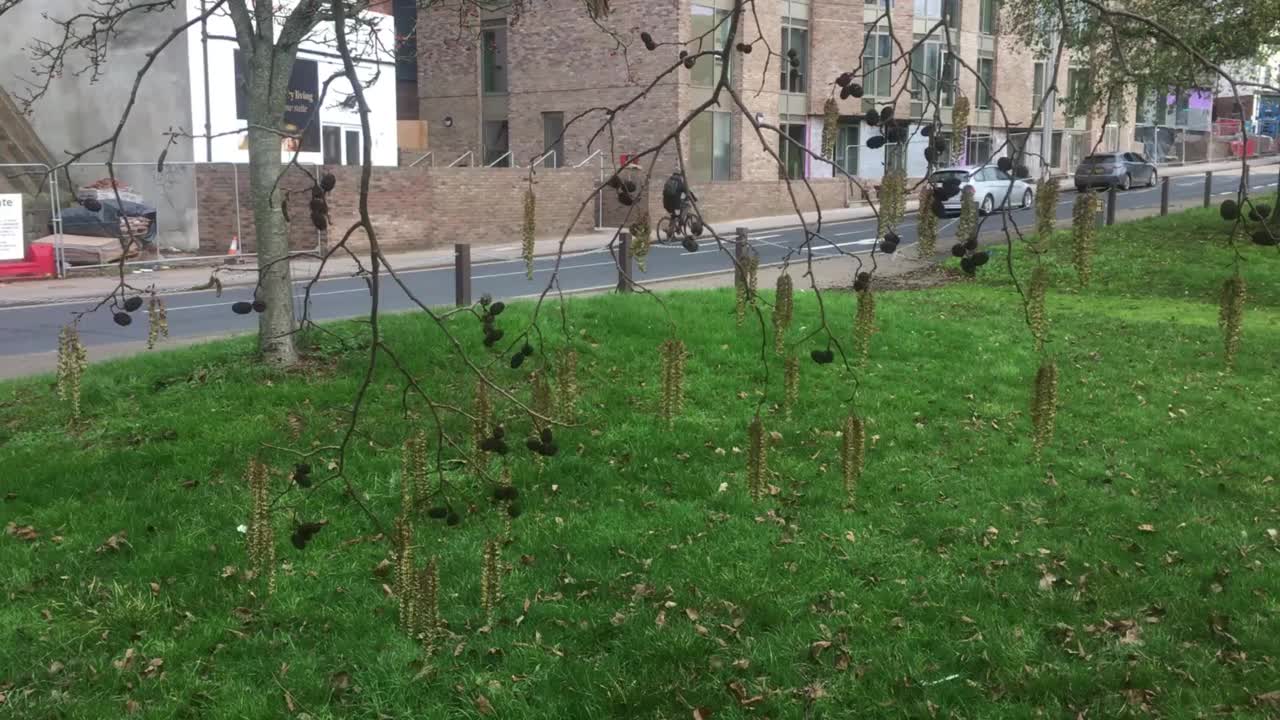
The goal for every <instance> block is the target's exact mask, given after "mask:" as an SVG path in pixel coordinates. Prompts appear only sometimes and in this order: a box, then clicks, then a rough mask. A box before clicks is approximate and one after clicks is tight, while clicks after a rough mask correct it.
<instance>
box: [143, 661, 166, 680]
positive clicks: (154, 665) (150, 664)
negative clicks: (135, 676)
mask: <svg viewBox="0 0 1280 720" xmlns="http://www.w3.org/2000/svg"><path fill="white" fill-rule="evenodd" d="M162 667H164V658H151V659H150V660H148V661H147V667H146V669H145V670H143V671H142V674H143V676H145V677H155V676H156V675H158V674H160V668H162Z"/></svg>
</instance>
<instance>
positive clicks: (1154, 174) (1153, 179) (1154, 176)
mask: <svg viewBox="0 0 1280 720" xmlns="http://www.w3.org/2000/svg"><path fill="white" fill-rule="evenodd" d="M1158 182H1160V173H1158V172H1156V169H1155V168H1152V169H1151V182H1149V183H1147V187H1155V186H1156V183H1158Z"/></svg>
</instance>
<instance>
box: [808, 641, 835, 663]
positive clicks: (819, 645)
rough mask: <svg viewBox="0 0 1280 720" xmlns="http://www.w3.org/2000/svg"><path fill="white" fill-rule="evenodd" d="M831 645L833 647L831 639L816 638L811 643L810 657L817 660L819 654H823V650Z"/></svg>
mask: <svg viewBox="0 0 1280 720" xmlns="http://www.w3.org/2000/svg"><path fill="white" fill-rule="evenodd" d="M829 647H831V641H830V640H815V641H814V642H811V643H809V659H810V660H817V659H818V656H820V655H822V651H823V650H826V649H827V648H829Z"/></svg>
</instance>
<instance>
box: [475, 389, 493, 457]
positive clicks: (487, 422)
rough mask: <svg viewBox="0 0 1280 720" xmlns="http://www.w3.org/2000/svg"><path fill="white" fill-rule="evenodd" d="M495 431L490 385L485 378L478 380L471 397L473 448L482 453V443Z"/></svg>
mask: <svg viewBox="0 0 1280 720" xmlns="http://www.w3.org/2000/svg"><path fill="white" fill-rule="evenodd" d="M491 432H493V403H492V402H491V401H490V400H489V385H488V383H486V382H485V381H484V380H476V389H475V393H474V394H473V395H472V398H471V448H472V450H473V451H475V452H476V453H481V450H480V443H482V442H484V441H485V438H487V437H489V434H490V433H491Z"/></svg>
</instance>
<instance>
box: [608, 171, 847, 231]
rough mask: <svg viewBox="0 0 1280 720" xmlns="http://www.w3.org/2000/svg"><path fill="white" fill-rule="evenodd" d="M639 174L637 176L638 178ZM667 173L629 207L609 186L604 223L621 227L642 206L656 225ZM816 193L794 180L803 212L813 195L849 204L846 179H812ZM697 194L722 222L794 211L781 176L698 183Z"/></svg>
mask: <svg viewBox="0 0 1280 720" xmlns="http://www.w3.org/2000/svg"><path fill="white" fill-rule="evenodd" d="M638 179H639V178H638V177H637V180H638ZM665 179H666V178H665V177H663V178H660V179H659V180H657V181H656V182H654V183H653V184H652V185H651V186H650V188H649V191H648V193H647V195H646V197H645V199H644V201H642V203H641V204H639V205H636V206H634V207H632V208H630V214H628V212H627V211H628V209H629V208H626V207H624V206H622V205H620V204H619V203H618V201H617V195H616V193H613V192H611V191H608V190H606V191H605V193H604V199H605V225H606V226H609V227H618V226H619V225H621V224H623V223H624V222H625V223H627V224H630V223H632V222H635V221H636V219H637V218H638V217H639V213H640V210H641V209H642V208H643V209H646V210H648V211H649V218H650V225H655V224H656V223H657V221H658V218H661V217H662V216H663V215H665V214H666V210H664V209H663V207H662V183H663V181H665ZM809 185H810V187H812V188H813V195H810V194H809V191H808V190H806V189H805V185H804V183H802V182H800V181H793V182H792V185H791V187H792V189H793V190H794V192H795V194H796V203H797V204H798V205H799V206H800V209H801V210H802V211H804V212H812V211H813V210H815V209H816V208H815V205H814V202H813V196H814V195H816V196H817V200H818V204H817V207H820V208H822V209H823V210H824V211H825V210H838V209H842V208H845V207H847V205H846V204H845V187H844V182H843V181H841V180H834V179H823V180H810V181H809ZM693 192H694V195H696V196H697V198H698V210H699V211H700V212H701V213H702V217H703V219H705V220H706V221H707V222H715V223H723V222H729V221H732V220H745V219H747V218H754V217H768V216H772V215H790V214H792V213H794V212H795V206H794V205H792V203H791V196H790V195H789V194H788V193H787V184H786V183H785V182H783V181H781V180H731V181H728V182H713V183H698V184H696V185H694V186H693ZM850 195H851V199H852V202H854V203H857V202H859V201H860V199H861V198H860V195H859V194H858V190H857V189H856V188H854V189H852V190H850Z"/></svg>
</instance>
